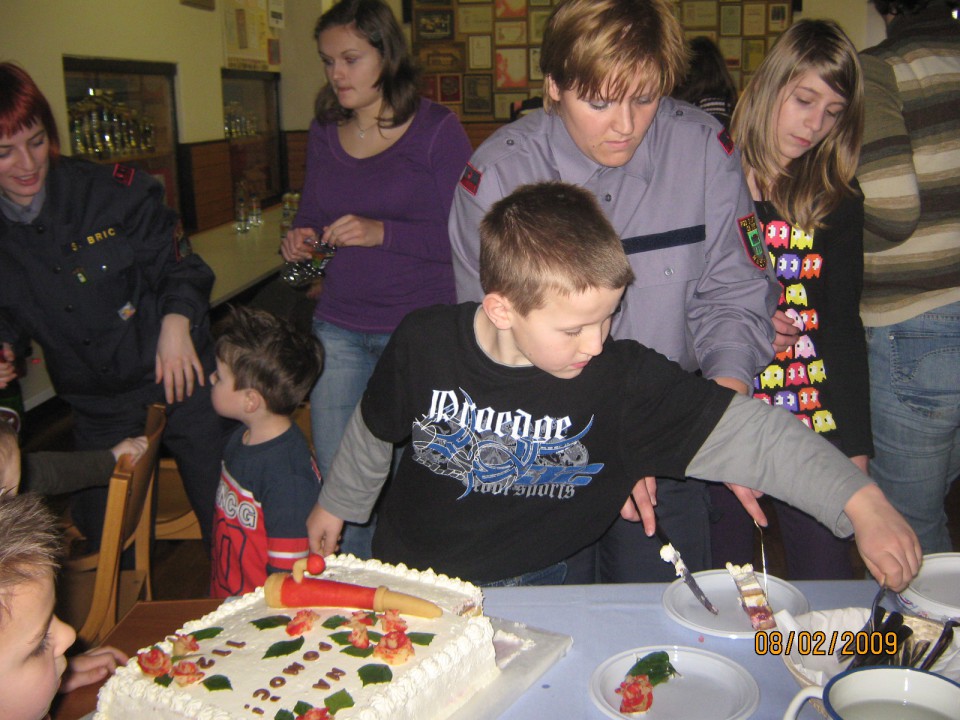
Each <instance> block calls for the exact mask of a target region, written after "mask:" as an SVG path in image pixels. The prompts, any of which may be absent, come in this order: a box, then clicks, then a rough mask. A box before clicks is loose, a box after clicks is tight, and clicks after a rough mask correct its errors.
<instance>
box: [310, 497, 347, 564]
mask: <svg viewBox="0 0 960 720" xmlns="http://www.w3.org/2000/svg"><path fill="white" fill-rule="evenodd" d="M342 532H343V520H341V519H340V518H338V517H337V516H336V515H334V514H333V513H331V512H329V511H327V510H325V509H324V508H323V506H322V505H320V504H319V503H317V505H315V506H314V508H313V510H312V511H311V513H310V517H308V518H307V535H308V536H309V538H310V549H311V550H312V551H313V552H315V553H317V554H318V555H329V554H330V553H333V552H336V551H337V549H338V548H339V547H340V533H342Z"/></svg>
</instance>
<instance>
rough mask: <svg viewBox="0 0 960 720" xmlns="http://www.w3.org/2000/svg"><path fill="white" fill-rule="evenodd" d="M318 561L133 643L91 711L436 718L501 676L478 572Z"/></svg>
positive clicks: (178, 717) (174, 718) (292, 718)
mask: <svg viewBox="0 0 960 720" xmlns="http://www.w3.org/2000/svg"><path fill="white" fill-rule="evenodd" d="M326 565H327V566H326V569H325V570H324V572H323V574H324V578H323V579H322V580H321V579H317V578H313V577H309V576H307V577H303V579H302V582H300V583H298V582H297V580H296V578H295V577H294V575H296V574H298V573H297V572H295V573H294V575H290V574H286V573H280V574H277V575H276V576H271V578H268V581H267V587H266V588H258V589H257V590H255V591H253V592H251V593H248V594H247V595H244V596H242V597H240V598H238V599H236V600H232V601H231V600H228V601H226V602H224V603H223V604H222V605H221V606H220V607H219V608H217V609H216V610H215V611H214V612H212V613H210V614H208V615H206V616H205V617H203V618H200V619H199V620H194V621H191V622H188V623H187V624H186V625H184V627H183V628H181V629H180V630H178V631H177V632H176V633H174V634H173V635H171V636H170V637H168V638H167V639H165V640H162V641H161V642H158V643H155V644H154V645H153V646H151V647H149V648H144V649H143V650H141V651H140V653H139V654H138V657H137V658H135V659H133V660H131V661H130V662H129V663H128V664H127V666H126V667H124V668H121V669H119V670H118V671H117V673H116V675H114V676H113V677H112V678H110V680H109V681H108V682H107V683H106V684H105V685H104V686H103V688H101V690H100V695H99V699H98V704H97V711H96V713H95V714H94V720H120V719H121V718H122V719H123V720H127V719H128V718H132V717H149V718H158V719H159V720H199V719H201V718H202V719H203V720H241V719H242V720H250V719H251V718H261V717H262V718H270V719H271V720H322V718H329V717H333V716H334V715H335V716H336V719H337V720H351V719H353V720H441V719H443V718H447V717H449V716H450V715H451V714H453V713H454V712H455V711H456V710H457V709H458V708H459V707H460V706H462V705H463V703H465V702H466V701H467V700H468V699H469V698H470V697H471V696H472V695H473V694H474V693H476V692H477V690H479V689H481V688H483V687H485V686H486V685H488V684H489V683H490V682H492V681H493V680H494V679H495V678H496V677H497V676H498V674H499V670H498V669H497V664H496V658H495V654H494V643H493V635H494V632H493V627H492V626H491V624H490V620H489V618H487V617H485V616H484V615H483V612H482V608H483V597H482V595H481V593H480V590H479V589H478V588H477V587H476V586H474V585H472V584H470V583H467V582H464V581H461V580H457V579H453V578H449V577H447V576H445V575H438V574H436V573H434V572H433V571H432V570H427V571H423V572H420V571H417V570H410V569H407V568H406V567H404V566H403V565H398V566H392V565H387V564H385V563H381V562H379V561H376V560H358V559H356V558H354V557H353V556H349V555H346V556H343V555H341V556H330V557H328V558H327V563H326ZM306 567H307V569H308V570H309V569H311V568H312V569H316V568H317V567H318V564H317V563H316V561H313V564H312V566H311V564H310V563H309V562H308V564H307V566H306ZM295 570H296V569H295ZM300 572H302V569H301V570H300ZM387 587H389V588H390V590H387ZM268 597H273V600H272V601H268ZM277 602H280V603H281V606H277V605H275V604H274V603H277Z"/></svg>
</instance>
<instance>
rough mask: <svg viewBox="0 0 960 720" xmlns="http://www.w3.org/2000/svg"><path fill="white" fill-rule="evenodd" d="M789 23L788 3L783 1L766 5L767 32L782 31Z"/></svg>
mask: <svg viewBox="0 0 960 720" xmlns="http://www.w3.org/2000/svg"><path fill="white" fill-rule="evenodd" d="M789 25H790V5H789V4H787V3H785V2H779V3H770V4H769V5H767V32H770V33H782V32H783V31H784V30H786V29H787V27H789Z"/></svg>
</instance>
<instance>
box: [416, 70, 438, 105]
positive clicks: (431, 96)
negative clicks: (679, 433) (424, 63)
mask: <svg viewBox="0 0 960 720" xmlns="http://www.w3.org/2000/svg"><path fill="white" fill-rule="evenodd" d="M439 80H440V76H439V75H424V76H423V77H422V78H421V79H420V94H421V95H422V96H423V97H425V98H427V100H432V101H433V102H440V82H439Z"/></svg>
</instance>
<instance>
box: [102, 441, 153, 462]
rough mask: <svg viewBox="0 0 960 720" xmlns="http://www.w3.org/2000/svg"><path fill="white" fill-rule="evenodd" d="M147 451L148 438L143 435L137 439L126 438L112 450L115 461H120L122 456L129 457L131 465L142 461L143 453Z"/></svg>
mask: <svg viewBox="0 0 960 720" xmlns="http://www.w3.org/2000/svg"><path fill="white" fill-rule="evenodd" d="M146 449H147V437H146V435H141V436H140V437H135V438H125V439H123V440H121V441H120V442H118V443H117V444H116V445H114V446H113V447H112V448H110V452H112V453H113V459H114V460H119V459H120V456H121V455H129V456H130V463H131V464H133V463H135V462H137V460H139V459H140V456H141V455H143V451H144V450H146Z"/></svg>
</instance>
